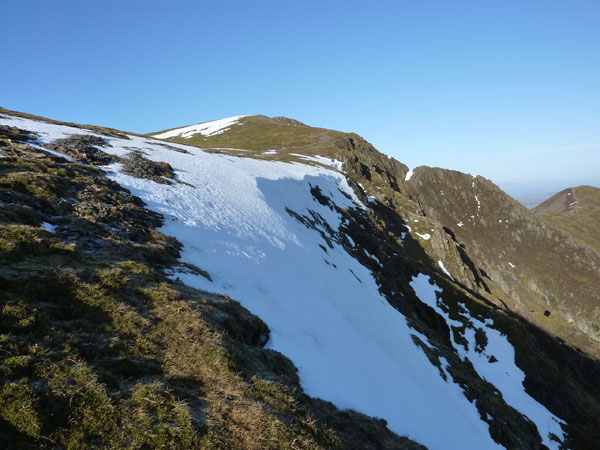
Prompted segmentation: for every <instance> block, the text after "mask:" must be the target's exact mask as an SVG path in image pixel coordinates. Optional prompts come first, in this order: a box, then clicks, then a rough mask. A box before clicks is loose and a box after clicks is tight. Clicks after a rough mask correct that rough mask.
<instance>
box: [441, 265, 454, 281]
mask: <svg viewBox="0 0 600 450" xmlns="http://www.w3.org/2000/svg"><path fill="white" fill-rule="evenodd" d="M438 266H440V269H442V272H444V273H445V274H446V275H448V278H450V279H451V280H452V281H454V277H453V276H452V275H450V272H448V270H446V267H444V263H443V262H442V261H441V260H439V261H438Z"/></svg>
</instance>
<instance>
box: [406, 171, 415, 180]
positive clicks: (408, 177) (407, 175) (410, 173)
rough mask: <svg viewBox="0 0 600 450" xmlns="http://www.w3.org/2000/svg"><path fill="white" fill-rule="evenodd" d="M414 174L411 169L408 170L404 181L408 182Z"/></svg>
mask: <svg viewBox="0 0 600 450" xmlns="http://www.w3.org/2000/svg"><path fill="white" fill-rule="evenodd" d="M414 173H415V172H414V170H413V169H410V170H409V171H408V172H407V173H406V177H405V178H404V180H405V181H408V180H410V179H411V177H412V176H413V174H414Z"/></svg>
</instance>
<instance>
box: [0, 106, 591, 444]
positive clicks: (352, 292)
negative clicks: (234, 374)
mask: <svg viewBox="0 0 600 450" xmlns="http://www.w3.org/2000/svg"><path fill="white" fill-rule="evenodd" d="M239 122H240V123H242V125H241V126H238V125H233V126H231V127H229V129H222V130H223V132H222V133H220V134H216V135H212V136H202V135H201V134H200V135H198V134H196V135H194V136H192V137H191V138H190V139H189V141H188V140H186V141H188V142H191V140H193V139H202V140H204V142H205V143H206V142H208V140H210V143H211V145H210V149H207V150H202V149H200V148H197V147H192V146H187V145H181V144H178V143H177V142H176V141H177V140H178V139H180V138H179V137H174V138H169V140H170V142H169V141H159V140H154V139H150V138H147V137H141V136H133V135H124V136H119V137H115V136H107V135H103V134H99V133H97V132H95V131H92V130H86V129H82V128H72V127H65V126H60V125H58V124H55V125H50V124H48V123H47V122H45V121H39V120H37V121H36V120H25V119H23V118H20V117H18V115H15V114H10V113H8V112H4V114H3V115H0V125H4V126H12V127H16V128H17V129H18V130H16V131H12V132H13V133H14V135H15V136H16V138H15V139H20V140H23V141H27V139H28V138H27V132H29V133H32V135H31V136H30V137H29V139H31V138H33V139H35V140H33V141H31V142H30V144H29V145H26V144H23V145H24V146H26V147H27V151H28V152H33V153H35V152H39V155H38V156H39V157H43V158H58V159H57V161H59V162H61V164H67V163H66V162H65V161H69V159H70V160H71V163H75V161H79V162H82V163H85V164H91V165H97V166H99V167H100V169H101V170H102V171H103V173H104V174H105V175H106V176H107V177H108V178H109V179H111V180H113V181H115V182H116V183H118V184H115V186H121V188H126V189H129V190H130V192H131V193H132V194H134V195H135V196H137V197H138V198H140V199H141V200H143V201H144V202H145V203H146V205H147V208H148V209H150V210H152V212H153V213H154V214H158V215H159V216H160V217H162V220H163V221H164V222H163V225H162V227H161V228H160V230H161V231H162V232H163V233H165V234H167V235H170V236H171V237H172V238H176V239H177V241H178V242H179V243H180V245H181V246H182V247H181V259H180V260H179V265H177V264H170V265H169V266H168V267H166V269H167V270H168V271H169V273H170V277H171V278H172V280H173V283H175V285H176V286H181V287H182V289H183V286H184V285H181V284H179V283H181V282H184V283H185V284H186V285H187V286H191V287H193V288H196V289H200V290H201V292H202V291H205V292H206V291H210V292H216V293H221V294H228V295H231V296H232V297H234V298H235V299H236V300H239V301H240V302H241V303H242V305H244V306H246V307H247V308H249V309H250V311H252V312H254V313H256V314H258V315H259V316H260V317H261V318H262V319H263V320H264V321H265V322H266V324H267V325H268V327H269V329H270V338H269V341H268V343H267V347H268V348H269V349H270V351H272V350H277V351H280V352H282V353H284V354H285V355H286V356H288V357H289V358H290V359H291V360H292V362H294V364H296V366H297V367H298V369H299V371H298V375H299V378H300V382H301V385H302V387H303V388H304V389H305V391H306V392H307V393H308V394H311V395H313V396H318V397H320V398H323V399H325V400H330V401H332V402H333V403H335V404H336V405H337V406H338V407H340V408H351V409H356V410H358V411H360V412H363V413H366V414H369V415H373V416H376V417H381V418H383V419H385V421H386V423H387V425H388V426H389V427H390V429H392V431H394V432H396V433H399V434H408V435H409V436H410V437H412V438H413V439H416V440H417V441H419V442H420V443H424V444H426V445H427V446H429V447H430V448H497V447H499V446H503V447H506V448H532V449H533V448H544V446H545V447H548V448H559V447H563V448H593V447H594V445H595V443H596V442H597V441H598V438H599V436H598V426H597V425H598V419H597V418H598V417H599V416H600V393H599V392H598V389H599V387H598V385H597V383H596V381H597V379H598V376H599V375H600V368H599V366H598V363H597V361H596V360H594V359H592V358H589V357H588V356H586V355H585V354H582V353H580V352H578V351H576V350H574V349H572V348H571V347H570V346H569V345H565V344H564V342H562V341H560V340H558V339H556V338H555V337H554V336H555V335H557V334H558V335H560V334H561V333H565V334H566V335H568V333H567V332H566V331H564V330H560V329H559V330H558V331H556V330H553V329H551V328H550V327H547V328H546V331H543V329H542V328H543V327H542V326H541V325H543V323H541V322H538V321H539V318H538V317H537V316H527V315H526V314H525V312H526V311H525V310H523V311H521V310H520V309H519V308H518V306H519V305H522V304H526V305H527V306H529V305H532V306H534V307H535V308H537V310H539V309H541V307H542V305H544V304H545V303H546V299H545V298H542V297H541V296H540V295H536V294H539V292H537V291H536V290H535V288H534V286H536V284H535V283H540V284H543V283H545V282H546V279H544V278H543V277H542V276H541V274H540V273H539V271H538V268H539V266H538V265H534V267H533V269H532V270H531V272H526V271H522V270H521V267H520V266H522V265H526V264H525V261H524V260H523V259H514V258H513V256H518V255H519V253H520V251H521V250H522V249H521V248H518V247H516V248H515V246H517V245H518V243H519V242H522V241H531V242H541V245H540V246H539V247H535V246H534V247H531V248H529V247H527V248H525V250H526V253H528V254H531V255H537V256H538V257H544V256H545V255H546V254H551V255H556V254H559V255H560V252H561V251H562V250H563V249H564V248H566V250H567V251H571V250H572V249H574V248H575V249H578V248H579V247H577V246H578V245H579V246H580V245H581V244H579V243H578V242H576V243H572V242H567V244H565V245H566V247H555V246H554V242H555V241H556V240H560V239H563V238H564V237H565V236H566V235H564V233H562V232H560V231H558V230H555V231H552V230H551V231H547V229H546V228H544V223H543V222H542V221H540V220H539V219H537V218H536V217H535V216H533V215H526V214H524V213H523V212H522V211H521V210H520V209H519V208H518V207H517V206H515V205H513V203H516V202H513V203H511V202H510V199H509V198H508V197H507V196H506V195H505V194H504V193H502V192H501V191H500V190H499V189H497V188H496V187H495V186H494V185H493V184H492V183H490V182H489V181H487V180H484V179H482V178H480V177H477V178H475V179H473V178H472V177H470V176H468V175H464V174H459V173H457V172H452V171H443V170H440V169H430V168H417V169H415V170H413V171H410V176H409V171H408V168H407V167H406V166H404V165H403V164H401V163H399V162H397V161H395V160H394V159H391V158H388V157H386V156H385V155H382V154H381V153H379V152H377V151H376V150H375V149H374V148H373V147H372V146H371V145H370V144H369V143H368V142H366V141H365V140H364V139H362V138H360V137H359V136H357V135H354V134H346V133H341V132H336V131H331V130H323V129H318V128H312V127H307V126H305V125H303V124H300V123H298V122H295V121H293V120H290V119H283V118H275V119H270V118H265V117H264V116H252V117H247V118H242V119H240V121H239ZM12 130H15V128H13V129H12ZM23 130H26V131H23ZM220 130H221V129H219V130H218V131H220ZM298 130H300V131H298ZM82 134H83V135H86V136H83V137H82V136H81V135H82ZM19 136H21V137H19ZM85 143H87V144H86V145H84V144H85ZM0 151H2V149H1V148H0ZM7 155H11V154H10V153H7ZM61 155H64V156H63V157H61ZM10 157H11V158H13V156H10ZM1 161H2V159H0V162H1ZM12 161H13V160H12V159H11V160H10V163H11V164H12V163H13V162H12ZM13 173H15V172H14V170H8V171H7V172H6V175H5V176H6V177H8V179H12V177H14V175H13ZM65 200H67V199H65ZM75 208H76V209H77V208H79V207H77V206H75ZM521 208H522V207H521ZM523 209H524V208H523ZM102 210H103V209H100V211H102ZM498 215H500V216H498ZM60 220H61V219H60V218H58V216H48V218H47V220H46V222H43V223H42V222H39V223H37V226H40V227H43V228H44V229H46V230H48V232H50V231H49V230H50V229H52V230H53V231H54V232H57V233H58V236H60V237H64V238H65V239H66V238H68V239H80V238H79V237H78V236H77V235H72V234H71V231H70V229H69V227H62V228H53V227H55V226H56V224H57V223H58V222H57V221H60ZM500 220H502V222H500ZM494 221H495V222H494ZM496 223H497V224H498V225H495V224H496ZM44 224H45V225H44ZM508 224H512V225H510V226H511V227H513V228H511V229H510V230H509V231H502V227H506V226H508ZM540 224H541V225H540ZM455 229H457V231H455ZM460 230H463V231H462V233H464V234H461V231H460ZM553 233H554V234H553ZM542 237H543V239H542ZM138 238H139V237H138ZM544 239H545V240H544ZM567 239H568V237H567ZM548 242H552V243H553V245H550V244H549V243H548ZM488 247H490V248H488ZM496 251H505V252H506V253H507V256H506V257H505V259H502V258H500V260H499V261H495V258H496V257H497V256H498V255H497V253H495V252H496ZM491 255H493V256H494V258H493V257H492V256H491ZM528 256H529V255H528ZM584 256H589V258H588V259H590V260H591V261H592V262H593V261H594V256H593V254H585V255H584ZM577 257H578V258H579V256H577ZM552 258H555V256H552ZM552 258H551V260H552V261H554V260H553V259H552ZM576 262H577V261H576ZM536 264H538V263H537V262H536ZM551 267H552V268H553V270H554V269H555V268H554V266H551ZM575 267H577V265H575ZM509 270H516V271H517V272H518V273H519V274H524V275H525V276H529V277H530V278H531V280H533V283H534V284H533V285H532V284H531V281H527V280H523V279H521V278H519V276H517V277H516V279H514V278H513V275H510V272H508V273H509V274H508V275H507V273H506V272H507V271H509ZM488 272H489V273H488ZM559 275H561V274H559ZM584 275H585V276H586V277H587V278H582V279H583V281H582V283H583V284H586V285H590V286H593V284H590V283H593V282H594V280H595V279H594V277H593V275H590V274H587V273H584ZM569 286H570V285H569ZM542 288H543V289H545V290H544V291H542V292H543V293H544V295H550V294H553V295H555V296H556V297H557V298H562V297H561V296H562V293H560V292H558V291H556V290H555V289H554V286H552V287H546V286H542ZM206 295H207V296H208V295H209V294H206ZM523 299H525V300H523ZM527 302H530V303H527ZM558 303H559V302H557V304H558ZM574 305H575V306H577V305H579V303H574ZM190 306H191V307H193V306H194V303H193V302H191V303H190ZM557 312H558V313H561V314H562V313H563V311H562V310H561V309H560V308H558V307H557V308H556V309H555V310H553V311H552V314H551V315H550V317H552V318H554V317H555V316H556V315H557ZM544 317H546V316H545V315H544ZM536 324H537V325H540V326H536ZM230 329H231V327H230ZM235 329H236V327H233V330H234V332H235ZM240 331H241V330H240ZM184 334H185V333H184ZM260 334H261V333H259V335H260ZM567 337H568V338H569V340H568V342H579V341H576V337H571V336H567ZM252 339H253V342H254V341H256V342H262V344H264V341H262V338H261V337H260V336H258V337H257V338H252ZM580 342H581V343H582V346H584V345H583V344H585V345H588V344H589V348H587V347H584V348H585V349H586V350H587V351H588V352H590V353H592V352H593V345H592V344H593V343H589V342H588V341H585V340H583V341H580ZM233 355H234V356H235V358H237V359H236V360H239V361H240V362H241V363H242V367H246V366H248V365H250V366H259V367H260V366H261V365H266V364H267V362H268V360H269V358H271V356H266V355H270V353H268V352H267V353H260V356H258V355H257V352H256V351H254V350H250V349H248V350H247V351H246V352H242V353H240V352H239V350H236V351H235V352H233ZM255 373H256V372H255ZM257 376H258V377H259V379H260V377H261V375H260V371H259V372H258V375H257ZM262 376H264V375H262ZM269 376H272V375H269ZM279 379H280V380H284V379H285V377H283V378H279ZM164 382H165V383H167V386H168V387H171V388H176V387H177V386H178V383H181V382H182V379H181V376H180V375H177V376H176V377H174V378H173V379H172V378H169V377H167V378H166V379H165V380H164ZM40 386H43V384H40V383H37V384H32V387H30V389H41V388H40ZM252 395H258V394H256V393H255V394H252ZM185 398H186V401H188V402H192V403H190V405H194V403H193V401H192V400H193V396H192V397H190V396H189V393H186V397H185ZM202 398H203V397H202V396H201V397H200V399H202ZM280 398H282V397H280ZM228 401H229V400H227V399H225V404H227V403H228ZM286 401H287V400H284V399H283V398H282V400H281V402H284V403H285V402H286ZM281 402H280V403H276V402H273V403H270V404H269V405H270V406H269V407H270V408H277V409H278V410H279V408H280V407H281ZM218 404H221V403H218ZM210 411H211V410H210V409H209V412H210ZM213 414H214V413H213ZM348 414H350V412H349V413H348ZM211 417H214V416H211ZM319 417H322V416H319ZM337 417H338V418H339V417H341V416H337ZM213 420H214V419H213ZM337 420H338V421H336V420H335V419H333V420H330V421H329V422H326V423H327V424H328V426H330V427H332V428H333V431H334V432H338V433H341V431H340V430H341V429H343V428H344V427H343V426H340V423H339V419H337ZM359 423H361V424H362V422H359V421H357V422H356V424H357V430H359V429H363V428H362V425H359ZM0 425H2V424H1V423H0ZM346 428H348V427H346ZM340 436H344V434H343V433H341V434H340ZM344 442H347V441H344ZM406 445H408V444H406ZM375 446H376V447H381V445H380V444H377V445H375ZM389 448H393V446H390V447H389Z"/></svg>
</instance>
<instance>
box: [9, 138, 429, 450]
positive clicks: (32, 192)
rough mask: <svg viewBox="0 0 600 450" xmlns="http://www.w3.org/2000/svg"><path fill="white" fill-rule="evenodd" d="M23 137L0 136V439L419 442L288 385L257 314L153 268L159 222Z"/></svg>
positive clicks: (204, 444) (169, 259)
mask: <svg viewBox="0 0 600 450" xmlns="http://www.w3.org/2000/svg"><path fill="white" fill-rule="evenodd" d="M24 139H26V137H25V136H23V135H22V134H20V133H19V132H18V131H17V130H14V129H12V130H10V129H6V128H4V129H1V130H0V153H1V154H2V155H3V156H4V157H2V158H0V197H1V199H2V203H1V206H0V447H8V448H57V446H59V447H61V448H78V449H80V448H181V449H184V448H190V449H191V448H215V449H222V448H238V449H252V448H332V447H340V446H341V447H344V448H367V447H369V446H374V447H375V448H377V447H380V448H419V446H418V445H416V444H414V443H413V442H411V441H409V440H408V439H405V438H400V437H398V436H395V435H393V434H392V433H391V432H389V430H387V428H386V427H385V425H384V424H383V423H382V422H381V421H377V420H374V419H369V418H366V417H364V416H361V415H359V414H356V413H352V412H343V413H342V412H339V411H337V410H336V409H335V408H334V407H333V406H332V405H331V404H328V403H326V402H322V401H318V400H314V399H311V398H308V397H306V396H305V395H304V394H302V391H301V389H300V387H299V385H298V380H297V375H296V370H295V368H294V367H293V365H292V364H291V363H290V362H289V361H288V360H287V359H285V358H284V357H282V356H281V355H280V354H277V353H276V352H273V351H270V350H265V349H263V348H262V346H261V345H260V343H261V342H264V336H265V335H266V334H267V333H268V330H267V328H266V326H265V325H264V324H263V323H262V322H261V321H260V320H259V319H258V318H256V317H254V316H252V315H251V314H250V313H248V312H247V311H246V310H244V309H243V308H242V307H241V306H240V305H239V304H238V303H237V302H235V301H233V300H231V299H229V298H226V297H220V296H215V295H209V294H206V293H203V292H200V291H196V290H193V289H190V288H187V287H185V286H184V285H182V284H180V283H178V282H173V281H171V280H169V279H167V278H166V277H165V275H164V272H163V269H164V268H167V267H170V266H172V265H174V264H176V258H177V256H178V249H179V244H178V243H177V242H176V241H175V240H174V239H172V238H168V237H167V236H164V235H162V234H161V233H160V232H158V231H156V228H157V227H158V226H160V224H161V218H160V217H159V216H157V215H155V214H153V213H150V212H149V211H147V210H145V209H144V207H143V204H142V203H141V201H139V200H138V199H136V198H135V197H133V196H131V195H130V194H129V193H128V192H127V191H123V190H121V188H120V187H119V186H118V185H116V184H114V183H112V182H110V181H109V180H107V179H106V178H105V177H104V174H103V172H101V171H99V170H97V169H95V168H93V167H90V166H82V165H79V164H76V163H68V162H66V161H65V160H62V159H60V158H54V157H52V156H48V155H44V154H43V153H41V152H39V151H37V150H35V149H33V148H31V147H29V146H27V145H25V144H20V143H17V142H16V141H17V140H24ZM42 222H52V223H53V224H55V225H59V228H58V232H56V233H51V232H49V231H47V230H46V229H44V228H43V227H41V226H40V225H41V224H42ZM190 269H191V270H193V268H190Z"/></svg>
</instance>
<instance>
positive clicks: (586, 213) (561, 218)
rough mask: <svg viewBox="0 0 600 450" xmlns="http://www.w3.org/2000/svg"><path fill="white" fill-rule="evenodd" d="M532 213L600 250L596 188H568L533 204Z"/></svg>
mask: <svg viewBox="0 0 600 450" xmlns="http://www.w3.org/2000/svg"><path fill="white" fill-rule="evenodd" d="M532 211H533V213H534V214H537V215H538V216H539V217H541V218H542V219H544V220H546V221H547V222H550V223H551V224H553V225H555V226H557V227H558V228H560V229H562V230H564V231H566V232H567V233H569V234H571V235H572V236H574V237H576V238H578V239H580V240H582V241H583V242H585V243H586V244H588V245H590V246H592V247H594V248H595V249H596V250H600V189H598V188H596V187H593V186H578V187H574V188H568V189H565V190H563V191H560V192H559V193H558V194H555V195H553V196H552V197H550V198H549V199H548V200H546V201H545V202H543V203H541V204H540V205H538V206H536V207H535V208H533V210H532Z"/></svg>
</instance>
